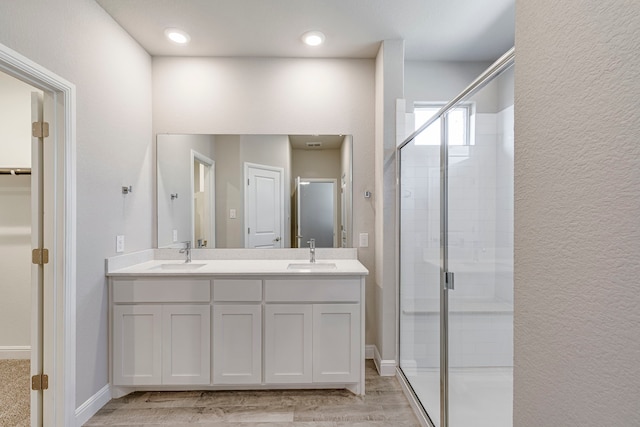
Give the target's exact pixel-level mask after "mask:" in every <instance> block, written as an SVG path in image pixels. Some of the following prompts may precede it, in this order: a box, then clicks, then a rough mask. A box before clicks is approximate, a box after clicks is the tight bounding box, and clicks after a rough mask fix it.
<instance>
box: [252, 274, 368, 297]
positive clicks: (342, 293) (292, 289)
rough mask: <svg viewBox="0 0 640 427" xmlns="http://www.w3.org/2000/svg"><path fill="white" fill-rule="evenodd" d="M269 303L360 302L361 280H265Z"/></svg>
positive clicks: (265, 290) (265, 291) (266, 295)
mask: <svg viewBox="0 0 640 427" xmlns="http://www.w3.org/2000/svg"><path fill="white" fill-rule="evenodd" d="M264 293H265V301H267V302H360V279H331V280H329V279H304V280H296V279H293V280H265V285H264Z"/></svg>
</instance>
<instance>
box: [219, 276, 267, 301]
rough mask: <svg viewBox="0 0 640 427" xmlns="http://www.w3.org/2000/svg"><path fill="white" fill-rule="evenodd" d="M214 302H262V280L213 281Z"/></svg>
mask: <svg viewBox="0 0 640 427" xmlns="http://www.w3.org/2000/svg"><path fill="white" fill-rule="evenodd" d="M213 300H214V301H230V302H237V301H245V302H252V301H258V302H260V301H262V280H255V279H253V280H252V279H247V280H242V279H237V280H236V279H227V280H214V281H213Z"/></svg>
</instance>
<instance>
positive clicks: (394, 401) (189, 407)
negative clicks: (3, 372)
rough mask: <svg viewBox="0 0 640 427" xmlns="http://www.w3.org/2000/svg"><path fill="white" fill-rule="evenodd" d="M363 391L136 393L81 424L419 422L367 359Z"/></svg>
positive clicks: (408, 425) (403, 426) (229, 426)
mask: <svg viewBox="0 0 640 427" xmlns="http://www.w3.org/2000/svg"><path fill="white" fill-rule="evenodd" d="M365 372H366V395H365V396H356V395H354V394H353V393H351V392H349V391H347V390H270V391H185V392H136V393H132V394H130V395H128V396H125V397H122V398H120V399H113V400H112V401H111V402H109V403H108V404H107V405H106V406H105V407H103V408H102V409H101V410H100V411H99V412H98V413H97V414H96V415H95V416H94V417H93V418H91V419H90V420H89V421H88V422H87V423H86V424H85V426H102V425H109V426H121V427H122V426H146V427H151V426H173V427H182V426H185V427H186V426H191V425H194V424H195V425H198V426H201V427H205V426H207V427H221V426H225V427H275V426H281V427H342V426H357V427H365V426H366V427H382V426H393V427H419V426H420V424H419V423H418V420H417V419H416V418H415V416H414V415H413V412H412V410H411V407H410V406H409V403H408V401H407V399H406V398H405V396H404V394H403V393H402V390H401V388H400V384H399V383H398V380H397V379H396V378H395V377H381V376H379V375H378V373H377V371H376V369H375V367H374V365H373V362H372V361H367V364H366V368H365Z"/></svg>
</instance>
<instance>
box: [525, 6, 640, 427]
mask: <svg viewBox="0 0 640 427" xmlns="http://www.w3.org/2000/svg"><path fill="white" fill-rule="evenodd" d="M639 29H640V3H639V2H637V1H635V0H626V1H624V0H623V1H618V0H604V1H599V2H558V1H554V0H539V1H536V2H531V1H526V0H517V5H516V52H517V53H516V56H517V58H516V70H515V82H516V92H515V99H516V102H515V123H516V133H515V144H516V147H515V194H516V198H515V368H514V387H515V391H514V392H515V396H514V397H515V404H514V426H516V427H534V426H540V425H547V426H552V425H558V426H560V425H562V426H568V427H573V426H580V427H596V426H605V425H606V426H616V427H618V426H620V427H622V426H638V425H640V410H638V408H639V404H638V396H640V339H639V337H640V333H639V331H640V292H639V281H638V278H639V277H640V257H639V254H640V227H639V224H640V223H639V218H640V144H639V141H638V135H640V108H638V100H639V99H640V85H639V84H638V82H639V81H640V55H638V51H639V49H640V45H639V40H640V32H639Z"/></svg>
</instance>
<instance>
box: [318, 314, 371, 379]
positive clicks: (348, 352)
mask: <svg viewBox="0 0 640 427" xmlns="http://www.w3.org/2000/svg"><path fill="white" fill-rule="evenodd" d="M363 357H364V356H363V355H361V354H360V305H359V304H316V305H314V306H313V382H340V383H342V382H357V381H360V367H361V364H362V363H363V361H362V360H361V359H362V358H363Z"/></svg>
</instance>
